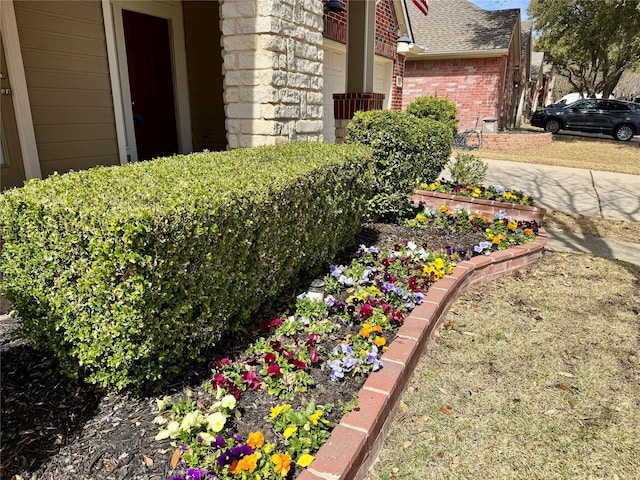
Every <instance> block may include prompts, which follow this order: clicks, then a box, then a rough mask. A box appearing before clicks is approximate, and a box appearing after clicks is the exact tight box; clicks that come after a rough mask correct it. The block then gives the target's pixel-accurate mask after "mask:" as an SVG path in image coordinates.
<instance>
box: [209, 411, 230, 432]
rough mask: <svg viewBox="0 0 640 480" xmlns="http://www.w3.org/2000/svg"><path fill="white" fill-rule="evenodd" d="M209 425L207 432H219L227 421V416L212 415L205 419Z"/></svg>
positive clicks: (217, 413) (220, 414)
mask: <svg viewBox="0 0 640 480" xmlns="http://www.w3.org/2000/svg"><path fill="white" fill-rule="evenodd" d="M206 419H207V423H208V424H209V430H211V431H213V432H216V433H217V432H219V431H221V430H222V429H223V428H224V424H225V423H226V421H227V416H226V415H224V414H223V413H220V412H215V413H212V414H211V415H207V417H206Z"/></svg>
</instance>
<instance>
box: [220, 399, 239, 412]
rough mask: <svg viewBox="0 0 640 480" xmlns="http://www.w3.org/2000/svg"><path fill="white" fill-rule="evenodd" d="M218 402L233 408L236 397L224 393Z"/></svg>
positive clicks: (230, 408)
mask: <svg viewBox="0 0 640 480" xmlns="http://www.w3.org/2000/svg"><path fill="white" fill-rule="evenodd" d="M220 404H221V405H222V406H223V407H224V408H228V409H229V410H233V409H234V408H236V397H234V396H233V395H226V396H225V397H224V398H223V399H222V401H221V402H220Z"/></svg>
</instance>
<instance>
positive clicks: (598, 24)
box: [527, 0, 640, 98]
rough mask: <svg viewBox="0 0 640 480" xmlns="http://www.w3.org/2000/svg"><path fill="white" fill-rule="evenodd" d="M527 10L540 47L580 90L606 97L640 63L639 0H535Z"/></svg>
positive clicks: (558, 69) (559, 71)
mask: <svg viewBox="0 0 640 480" xmlns="http://www.w3.org/2000/svg"><path fill="white" fill-rule="evenodd" d="M527 12H528V14H529V17H530V18H531V19H532V20H533V21H534V25H535V30H536V32H537V41H536V42H537V43H536V50H538V51H542V52H545V57H546V58H545V59H546V60H548V61H549V63H552V64H553V66H554V68H555V70H556V71H557V73H558V74H559V75H561V76H563V77H566V78H567V80H568V81H569V83H570V84H571V85H572V86H573V87H574V88H575V89H576V91H578V92H583V93H586V94H587V95H588V96H594V95H595V94H596V93H600V92H602V95H603V97H605V98H607V97H608V96H609V95H611V94H612V93H613V90H614V89H615V88H616V85H617V84H618V81H619V80H620V77H621V76H622V74H623V73H624V72H625V70H628V69H631V68H633V67H634V66H637V65H639V64H640V2H638V0H531V2H530V4H529V8H528V10H527Z"/></svg>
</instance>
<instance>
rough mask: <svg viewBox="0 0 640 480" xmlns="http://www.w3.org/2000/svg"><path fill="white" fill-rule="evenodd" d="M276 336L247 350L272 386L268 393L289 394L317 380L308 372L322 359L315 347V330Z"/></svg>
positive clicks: (279, 395) (281, 396)
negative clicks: (305, 334) (313, 331)
mask: <svg viewBox="0 0 640 480" xmlns="http://www.w3.org/2000/svg"><path fill="white" fill-rule="evenodd" d="M277 338H278V339H276V340H269V339H264V338H261V339H259V340H258V341H256V342H255V344H254V345H253V346H252V347H251V348H250V349H249V350H248V351H247V353H248V354H249V355H251V356H252V357H251V359H250V360H251V361H254V362H256V363H258V364H259V365H260V367H259V368H260V371H259V373H260V375H261V376H262V378H263V379H264V382H265V383H266V384H267V385H268V387H269V394H271V395H275V396H276V397H278V398H290V397H293V395H295V393H297V392H306V391H307V388H308V387H309V386H310V385H313V384H314V381H313V378H312V377H311V375H309V373H308V372H307V369H308V368H309V366H310V364H312V363H316V362H318V361H319V360H320V354H319V353H318V351H317V350H316V348H315V343H316V341H317V339H318V336H317V335H316V334H313V333H311V334H308V335H307V336H306V337H305V336H303V335H294V336H292V337H286V336H280V337H277Z"/></svg>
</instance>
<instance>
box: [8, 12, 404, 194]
mask: <svg viewBox="0 0 640 480" xmlns="http://www.w3.org/2000/svg"><path fill="white" fill-rule="evenodd" d="M326 1H327V0H219V1H214V0H205V1H200V0H182V1H181V0H162V1H160V0H153V1H150V0H146V1H139V0H84V1H80V0H58V1H46V0H44V1H38V0H2V1H0V34H1V35H0V40H1V41H0V59H1V60H2V65H1V66H0V68H1V71H2V76H1V78H0V80H1V86H2V95H0V100H2V105H1V108H2V118H1V120H2V122H1V126H2V129H1V136H0V138H1V140H2V142H1V148H0V153H2V154H1V155H0V169H1V171H0V177H1V179H2V188H3V189H4V188H10V187H12V186H18V185H21V184H22V183H23V181H24V180H25V179H30V178H44V177H47V176H49V175H51V174H52V173H53V172H59V173H64V172H67V171H69V170H81V169H86V168H91V167H94V166H97V165H118V164H124V163H128V162H135V161H138V160H144V159H150V158H154V157H157V156H164V155H171V154H175V153H190V152H193V151H198V150H202V149H209V150H224V149H228V148H238V147H251V146H255V145H269V144H274V143H276V142H280V141H288V140H314V141H322V140H325V141H333V139H334V138H335V128H336V124H335V123H334V118H333V117H334V115H332V110H333V106H334V98H333V96H334V95H335V94H337V95H338V97H339V98H338V99H337V100H336V101H337V105H338V108H337V109H336V112H337V113H336V115H338V117H341V116H342V117H345V118H339V119H338V121H339V123H340V124H339V125H337V126H338V127H343V126H344V125H343V124H344V123H345V122H346V121H347V118H350V117H349V114H350V112H351V113H352V110H353V109H366V108H383V107H386V108H396V109H398V108H400V107H401V91H400V85H401V82H399V81H398V80H397V79H398V78H399V77H401V76H402V72H403V65H404V57H403V56H401V55H398V54H397V48H396V40H397V37H398V35H400V34H402V33H405V32H407V31H408V20H407V16H406V5H405V1H404V0H376V1H375V2H374V1H366V2H361V1H357V2H356V1H354V2H348V4H347V2H345V1H344V0H343V1H342V5H343V6H348V9H347V10H346V11H344V12H339V13H334V12H327V11H325V3H326ZM351 19H354V20H351ZM347 37H348V38H349V41H348V42H347V41H346V39H347ZM347 58H349V61H348V62H347V61H346V59H347ZM340 95H342V97H340Z"/></svg>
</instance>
